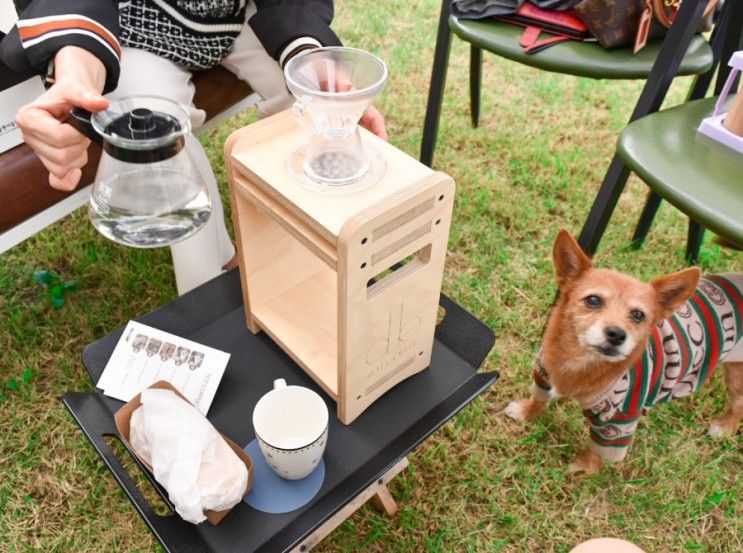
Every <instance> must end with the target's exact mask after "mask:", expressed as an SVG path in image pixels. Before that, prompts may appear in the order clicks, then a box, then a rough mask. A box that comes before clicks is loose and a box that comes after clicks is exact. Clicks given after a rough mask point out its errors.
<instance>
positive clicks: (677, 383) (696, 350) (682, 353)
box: [505, 230, 743, 472]
mask: <svg viewBox="0 0 743 553" xmlns="http://www.w3.org/2000/svg"><path fill="white" fill-rule="evenodd" d="M552 253H553V261H554V265H555V269H556V272H557V283H558V286H559V297H558V299H557V301H556V303H555V305H554V307H553V308H552V311H551V313H550V316H549V320H548V322H547V327H546V330H545V334H544V338H543V340H542V348H541V350H540V352H539V354H538V356H537V363H536V368H535V371H534V384H533V385H532V394H531V397H530V398H529V399H526V400H523V401H518V402H512V403H511V404H509V405H508V407H506V409H505V413H506V414H507V415H508V416H510V417H511V418H513V419H517V420H532V419H535V418H537V417H538V416H539V415H540V414H541V413H542V411H543V410H544V408H545V406H546V405H547V402H548V401H549V399H550V398H551V397H564V398H570V399H574V400H577V401H578V403H580V404H581V406H582V407H583V409H584V414H585V416H586V418H587V419H588V422H589V425H590V436H591V440H590V442H589V443H588V445H587V446H586V447H584V448H583V449H582V450H580V452H579V453H578V456H577V458H576V459H575V461H574V462H573V463H572V464H571V469H572V470H583V471H586V472H598V471H599V470H600V469H601V466H602V463H603V461H604V460H609V461H621V460H622V459H623V458H624V456H625V454H626V452H627V449H628V447H629V444H630V443H631V441H632V439H633V435H634V431H635V429H636V428H637V422H638V420H639V418H640V416H641V415H642V414H643V413H644V411H645V410H646V409H648V408H649V407H651V406H653V405H655V404H657V403H663V402H665V401H667V400H669V399H674V398H679V397H684V396H687V395H689V394H691V393H692V392H694V391H696V390H697V389H698V388H699V387H700V386H701V385H702V384H703V383H704V382H705V381H707V380H708V379H709V377H710V376H711V375H712V373H713V372H714V369H715V366H716V365H717V363H718V362H724V366H725V378H726V382H727V388H728V396H729V402H728V406H727V410H726V411H725V414H723V415H722V416H721V417H720V418H718V419H717V420H716V421H715V422H713V423H712V425H711V426H710V428H709V433H710V435H713V436H720V435H726V434H734V433H735V432H736V431H737V429H738V425H739V423H740V421H741V419H742V418H743V275H739V274H727V275H711V276H708V277H705V278H701V279H700V272H699V269H697V268H690V269H685V270H683V271H679V272H677V273H674V274H671V275H668V276H664V277H660V278H657V279H655V280H652V281H650V282H649V283H647V284H646V283H643V282H640V281H638V280H636V279H634V278H632V277H630V276H627V275H624V274H621V273H618V272H615V271H610V270H607V269H599V268H596V267H594V265H593V263H592V262H591V260H590V259H589V257H588V256H586V255H585V253H584V252H583V251H582V250H581V248H580V246H579V245H578V244H577V243H576V241H575V240H574V239H573V237H572V236H571V235H570V234H569V233H568V232H567V231H565V230H562V231H560V233H559V234H558V236H557V239H556V240H555V244H554V247H553V252H552Z"/></svg>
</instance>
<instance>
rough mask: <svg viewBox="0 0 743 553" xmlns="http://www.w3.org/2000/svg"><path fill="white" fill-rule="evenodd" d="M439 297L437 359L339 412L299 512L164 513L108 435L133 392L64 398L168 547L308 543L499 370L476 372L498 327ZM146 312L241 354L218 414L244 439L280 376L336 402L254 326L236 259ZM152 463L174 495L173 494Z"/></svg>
mask: <svg viewBox="0 0 743 553" xmlns="http://www.w3.org/2000/svg"><path fill="white" fill-rule="evenodd" d="M440 304H441V306H442V307H443V308H444V309H445V311H446V314H445V316H444V318H443V321H442V322H441V323H440V324H439V326H438V327H437V329H436V338H435V344H434V349H433V357H432V361H431V365H430V367H428V368H427V369H426V370H424V371H422V372H420V373H418V374H417V375H415V376H413V377H411V378H409V379H408V380H406V381H404V382H402V383H401V384H399V385H398V386H396V387H395V388H393V389H392V390H390V391H389V392H388V393H387V394H385V395H384V396H382V397H381V398H380V399H379V400H378V401H377V402H376V403H374V405H372V406H371V407H370V408H369V409H367V410H366V411H365V412H364V413H363V414H362V415H361V416H360V417H359V418H358V419H356V420H355V421H354V422H353V423H352V424H351V425H349V426H345V425H343V424H342V423H340V421H338V420H337V419H336V418H335V417H332V416H331V423H330V430H329V437H328V445H327V449H326V451H325V455H324V457H323V458H324V461H325V469H326V474H325V481H324V483H323V486H322V488H321V490H320V492H319V493H318V494H317V496H316V497H315V498H314V499H313V500H312V501H311V502H310V503H309V504H308V505H306V506H305V507H302V508H300V509H298V510H296V511H293V512H291V513H287V514H281V515H271V514H266V513H262V512H259V511H256V510H254V509H252V508H251V507H249V506H248V505H246V504H245V503H240V504H238V505H237V506H235V507H234V508H233V509H232V511H231V512H230V513H229V515H227V517H226V518H225V519H224V520H223V521H222V522H221V523H220V524H219V525H218V526H211V525H210V524H208V523H202V524H200V525H193V524H190V523H187V522H185V521H183V520H182V519H181V518H180V517H179V516H178V515H177V514H172V515H169V516H161V515H158V514H157V513H155V511H154V510H153V508H152V507H151V506H150V505H149V503H148V502H147V501H146V500H145V498H144V497H143V495H142V493H141V492H140V491H139V489H138V488H137V486H136V485H135V484H134V482H133V480H132V478H131V477H130V475H129V474H128V473H127V471H126V469H124V467H123V466H122V465H121V463H120V461H119V459H118V458H117V456H116V455H115V454H114V452H113V451H112V449H111V448H110V447H109V445H108V444H107V442H106V440H105V437H106V436H112V435H116V429H115V427H114V420H113V414H114V413H115V412H116V411H117V410H118V409H119V407H121V405H122V402H120V401H117V400H114V399H112V398H108V397H105V396H103V395H102V394H99V393H82V392H71V393H68V394H66V395H65V396H64V398H63V401H64V404H65V405H66V406H67V408H68V409H69V411H70V412H71V413H72V416H73V417H74V418H75V420H76V421H77V422H78V424H79V425H80V427H81V428H82V430H83V432H85V434H86V436H87V437H88V439H90V441H91V442H92V444H93V447H94V448H95V449H96V451H97V452H98V453H99V455H100V456H101V457H102V459H103V461H104V462H105V463H106V465H107V466H108V468H109V469H110V470H111V472H112V473H113V475H114V477H115V478H116V479H117V480H118V482H119V484H120V485H121V486H122V488H123V489H124V492H125V493H126V494H127V496H128V497H129V499H130V500H131V501H132V503H133V504H134V506H135V508H136V509H137V511H138V512H139V514H140V515H141V516H142V517H143V518H144V520H145V521H146V522H147V524H148V525H149V527H150V528H151V529H152V531H153V532H154V533H155V535H156V536H157V538H158V539H159V540H160V542H161V543H162V545H163V547H164V548H165V549H166V550H167V551H170V552H194V553H195V552H202V551H203V552H206V551H213V552H219V553H221V552H232V551H235V552H237V551H240V552H247V551H271V552H273V551H289V550H291V549H294V548H301V547H302V545H303V544H304V543H308V542H307V541H306V540H308V538H310V537H311V536H312V534H313V532H315V531H317V530H318V529H319V528H320V527H321V526H322V525H323V523H325V522H326V521H328V520H329V519H330V518H331V517H333V515H334V514H336V513H338V512H339V511H340V510H341V509H343V507H344V506H346V505H348V504H349V503H350V502H352V501H353V500H354V498H356V497H357V496H359V495H360V494H362V493H363V492H364V491H365V490H366V489H367V488H369V487H370V486H373V485H374V484H375V483H376V482H377V481H379V479H380V478H382V477H383V475H385V473H387V471H389V470H390V469H391V468H392V467H393V466H395V465H399V463H400V461H401V460H402V459H403V458H404V457H405V456H406V455H407V454H408V453H410V452H411V451H413V450H414V449H415V448H416V446H418V445H419V444H420V443H421V442H422V441H423V440H425V439H426V438H427V437H428V436H430V435H431V434H432V433H433V432H434V431H435V430H436V429H438V428H439V427H441V426H442V425H443V424H444V423H445V422H446V421H448V420H449V419H450V418H452V417H453V416H454V415H455V414H456V413H457V412H458V411H459V410H460V409H462V408H463V407H464V406H465V405H467V404H468V403H469V402H470V401H472V400H473V399H474V398H475V397H477V395H478V394H480V393H482V392H483V391H484V390H485V389H487V388H488V387H489V386H490V385H491V384H493V383H494V382H495V381H496V380H497V379H498V373H496V372H489V373H477V372H476V371H477V368H478V367H479V365H480V364H481V363H482V361H483V360H484V359H485V356H486V355H487V354H488V352H489V351H490V349H491V348H492V346H493V344H494V341H495V336H494V334H493V332H492V331H491V330H490V329H489V328H488V327H487V326H486V325H484V324H483V323H481V322H480V321H478V320H477V319H476V318H475V317H473V316H472V315H471V314H469V313H467V312H466V311H465V310H464V309H462V308H461V307H460V306H459V305H457V304H456V303H454V302H453V301H452V300H450V299H449V298H447V297H446V296H443V295H442V296H441V301H440ZM138 320H139V321H140V322H142V323H144V324H147V325H150V326H152V327H155V328H158V329H161V330H164V331H166V332H171V333H173V334H176V335H179V336H182V337H184V338H188V339H189V340H194V341H196V342H200V343H203V344H206V345H208V346H211V347H214V348H218V349H221V350H224V351H227V352H229V353H230V354H231V357H230V361H229V364H228V365H227V369H226V371H225V374H224V377H223V379H222V382H221V384H220V386H219V389H218V391H217V395H216V396H215V398H214V402H213V403H212V406H211V409H210V410H209V414H208V418H209V420H210V421H211V422H212V423H213V424H214V426H215V427H216V428H217V429H218V430H219V431H220V432H222V433H223V434H225V435H227V436H229V437H230V438H232V439H233V440H234V441H235V442H237V443H238V444H241V445H244V444H247V443H248V442H250V441H251V440H252V439H253V437H254V434H253V428H252V423H251V415H252V411H253V407H254V406H255V404H256V402H257V401H258V399H259V398H260V397H261V396H262V395H263V394H264V393H266V392H267V391H268V390H270V389H271V387H272V383H273V380H274V379H276V378H285V379H286V380H287V383H289V384H298V385H302V386H307V387H309V388H312V389H314V390H315V391H317V392H318V393H319V394H321V395H322V396H323V397H324V398H325V400H326V403H327V404H328V408H329V411H330V413H335V404H334V402H333V401H332V400H331V399H330V398H329V397H327V396H326V395H325V394H324V392H323V391H322V390H321V389H320V388H319V387H318V386H317V385H316V384H315V383H314V382H313V381H312V380H311V379H310V378H309V377H308V376H306V375H305V373H304V372H303V371H302V370H301V369H300V368H299V367H298V366H297V365H296V364H295V363H294V362H293V361H292V360H291V359H290V358H289V357H288V356H287V355H286V354H285V353H284V352H283V351H282V350H281V349H280V348H279V347H278V346H276V345H275V344H274V343H273V342H272V341H271V339H270V338H269V337H268V336H266V335H265V334H263V333H261V334H257V335H253V334H251V333H250V332H249V331H248V329H247V328H246V326H245V317H244V312H243V305H242V295H241V290H240V279H239V275H238V272H237V270H233V271H230V272H228V273H226V274H224V275H222V276H220V277H218V278H216V279H214V280H212V281H210V282H208V283H206V284H204V285H203V286H200V287H199V288H197V289H195V290H193V291H192V292H190V293H188V294H186V295H184V296H181V297H180V298H178V299H176V300H175V301H173V302H171V303H169V304H167V305H165V306H163V307H161V308H159V309H157V310H155V311H153V312H152V313H150V314H148V315H145V316H143V317H141V318H139V319H138ZM122 332H123V326H122V327H121V328H119V329H117V330H115V331H113V332H111V333H110V334H108V335H106V336H104V337H103V338H101V339H100V340H97V341H96V342H94V343H92V344H90V345H89V346H88V347H87V348H86V349H85V352H84V354H83V362H84V364H85V367H86V368H87V370H88V372H89V373H90V376H91V378H92V379H93V381H94V382H97V381H98V379H99V378H100V376H101V373H102V372H103V369H104V367H105V365H106V362H107V361H108V359H109V357H110V355H111V353H112V352H113V349H114V347H115V345H116V342H117V341H118V339H119V337H120V336H121V334H122ZM144 472H145V474H147V477H148V478H150V481H151V482H152V483H153V485H154V486H155V488H156V489H157V490H158V491H159V492H160V494H161V495H162V496H163V500H164V501H165V502H166V503H168V501H167V494H166V493H165V492H164V491H163V490H162V488H160V487H159V485H158V484H157V483H156V482H155V481H154V479H153V478H152V477H151V476H150V475H149V473H147V471H144ZM168 505H170V504H169V503H168ZM171 507H172V505H171Z"/></svg>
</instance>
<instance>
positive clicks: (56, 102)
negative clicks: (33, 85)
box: [34, 81, 108, 118]
mask: <svg viewBox="0 0 743 553" xmlns="http://www.w3.org/2000/svg"><path fill="white" fill-rule="evenodd" d="M34 105H35V106H36V107H39V108H42V109H44V110H46V111H48V112H49V113H51V114H53V115H54V116H55V117H57V118H60V117H62V116H63V115H65V114H66V113H67V112H68V111H69V110H70V109H71V108H73V107H78V108H83V109H85V110H88V111H90V112H95V111H101V110H102V109H106V108H107V107H108V100H107V99H106V98H104V97H103V96H102V95H101V94H99V93H98V92H97V91H96V90H95V89H93V88H91V87H89V86H87V85H84V84H83V83H81V82H78V81H64V82H60V83H57V84H55V85H54V86H53V87H52V88H50V89H49V90H48V91H47V94H44V95H42V96H41V97H39V99H38V100H37V101H36V102H34Z"/></svg>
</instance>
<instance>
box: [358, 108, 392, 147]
mask: <svg viewBox="0 0 743 553" xmlns="http://www.w3.org/2000/svg"><path fill="white" fill-rule="evenodd" d="M360 123H361V126H362V127H364V128H365V129H367V130H369V131H371V132H373V133H374V134H376V135H377V136H378V137H379V138H381V139H382V140H387V139H388V136H387V129H386V127H385V124H384V117H382V114H381V113H380V112H379V110H378V109H377V108H375V107H374V106H371V107H370V108H369V109H367V110H366V111H365V112H364V115H362V116H361V121H360Z"/></svg>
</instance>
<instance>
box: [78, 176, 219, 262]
mask: <svg viewBox="0 0 743 553" xmlns="http://www.w3.org/2000/svg"><path fill="white" fill-rule="evenodd" d="M144 172H145V171H127V172H122V173H116V174H110V175H109V176H108V177H107V178H106V179H105V181H102V182H99V183H98V187H97V189H96V190H94V193H93V194H92V195H91V198H90V204H89V213H90V220H91V222H92V223H93V226H94V227H95V228H96V229H97V230H98V231H99V232H100V233H101V234H103V235H104V236H106V237H107V238H110V239H111V240H114V241H116V242H119V243H121V244H125V245H127V246H134V247H138V248H154V247H158V246H164V245H170V244H174V243H176V242H179V241H180V240H183V239H184V238H187V237H188V236H190V235H191V234H193V233H194V232H196V230H198V229H199V228H201V226H203V225H204V223H205V222H206V220H207V219H208V218H209V216H210V214H211V202H210V201H209V196H208V194H207V192H206V189H205V187H204V186H203V184H202V183H200V182H197V181H195V180H194V179H193V178H190V177H189V176H188V175H186V174H184V173H183V172H181V171H177V170H173V169H171V168H158V167H149V168H148V169H147V170H146V175H145V174H143V173H144Z"/></svg>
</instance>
